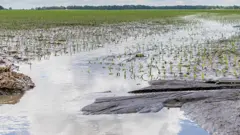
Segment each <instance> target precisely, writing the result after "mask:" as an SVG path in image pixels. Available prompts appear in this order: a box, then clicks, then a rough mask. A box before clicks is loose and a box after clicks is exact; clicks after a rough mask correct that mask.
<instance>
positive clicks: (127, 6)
mask: <svg viewBox="0 0 240 135" xmlns="http://www.w3.org/2000/svg"><path fill="white" fill-rule="evenodd" d="M54 9H60V10H62V9H70V10H86V9H88V10H127V9H240V6H236V5H235V6H204V5H196V6H191V5H177V6H147V5H123V6H120V5H111V6H109V5H108V6H87V5H86V6H75V5H73V6H67V7H64V6H60V7H58V6H52V7H37V8H36V10H54Z"/></svg>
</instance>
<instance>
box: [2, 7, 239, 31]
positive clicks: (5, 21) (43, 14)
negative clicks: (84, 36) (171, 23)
mask: <svg viewBox="0 0 240 135" xmlns="http://www.w3.org/2000/svg"><path fill="white" fill-rule="evenodd" d="M201 12H213V13H223V14H236V13H238V14H239V10H111V11H109V10H41V11H37V10H3V11H0V29H34V28H51V27H58V26H77V25H87V26H98V25H100V24H113V23H121V22H133V21H141V20H149V19H163V18H169V17H177V16H184V15H191V14H196V13H201Z"/></svg>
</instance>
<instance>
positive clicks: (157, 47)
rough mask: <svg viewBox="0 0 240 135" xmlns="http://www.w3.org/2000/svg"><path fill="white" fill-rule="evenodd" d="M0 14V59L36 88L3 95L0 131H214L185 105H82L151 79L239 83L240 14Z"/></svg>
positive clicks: (176, 134)
mask: <svg viewBox="0 0 240 135" xmlns="http://www.w3.org/2000/svg"><path fill="white" fill-rule="evenodd" d="M16 12H17V13H16ZM0 16H1V18H3V19H1V20H0V24H1V26H0V28H1V30H0V54H1V58H2V59H4V60H8V61H9V62H10V63H14V70H16V71H18V72H21V73H24V74H26V75H29V76H30V77H31V78H32V80H33V82H34V83H35V85H36V87H35V88H34V89H32V90H31V91H27V92H26V93H25V94H19V95H14V96H8V95H5V96H0V104H2V106H0V121H1V122H0V123H1V124H0V134H4V135H5V134H6V135H7V134H24V135H29V134H39V135H40V134H47V135H52V134H64V135H65V134H66V135H67V134H81V135H92V134H98V135H102V134H114V135H115V134H116V135H123V134H124V135H125V134H128V135H129V134H130V135H135V134H140V133H142V134H149V133H151V134H153V135H154V134H163V135H164V134H166V135H168V134H174V135H183V134H184V135H191V134H193V133H192V132H193V131H194V134H199V135H208V134H213V133H215V132H216V131H215V130H219V129H212V128H211V125H210V124H206V123H204V122H202V121H196V122H197V123H194V122H191V121H190V120H189V119H188V115H184V111H182V110H180V109H179V108H175V109H167V108H164V109H163V110H161V111H160V112H159V113H156V114H130V115H99V116H87V115H83V113H82V112H81V109H82V108H83V107H84V106H86V105H88V104H90V103H92V102H93V100H94V99H96V98H99V97H109V96H129V95H132V94H129V93H128V92H129V91H133V90H136V89H140V88H143V87H145V86H149V84H148V82H149V81H152V80H158V79H161V80H173V79H176V80H195V81H209V80H218V79H222V78H224V79H239V77H240V74H239V73H240V52H239V50H240V48H239V46H240V38H239V36H240V27H239V25H240V20H239V19H238V18H239V13H238V11H234V10H226V11H221V10H219V11H215V10H213V11H210V10H202V11H200V10H189V11H188V10H180V11H177V10H168V11H164V10H163V11H162V10H150V11H142V10H140V11H128V10H127V11H1V12H0ZM10 104H11V105H10ZM191 107H192V106H191ZM184 108H187V107H186V106H184ZM190 112H192V110H191V111H190ZM189 114H190V115H191V113H189ZM191 118H195V119H193V120H198V119H197V116H191ZM139 121H141V122H139ZM139 123H144V124H139ZM197 124H199V125H197ZM66 125H67V126H66ZM201 127H203V128H201ZM140 131H142V132H140ZM221 131H222V130H221ZM222 132H223V134H224V132H225V131H222ZM225 134H230V132H229V131H226V132H225Z"/></svg>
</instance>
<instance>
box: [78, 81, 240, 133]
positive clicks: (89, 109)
mask: <svg viewBox="0 0 240 135" xmlns="http://www.w3.org/2000/svg"><path fill="white" fill-rule="evenodd" d="M150 84H151V86H150V87H147V88H143V89H141V90H137V91H131V92H130V93H141V92H143V93H144V94H139V95H132V96H125V97H107V98H99V99H96V100H95V102H94V103H93V104H91V105H88V106H86V107H84V108H83V109H82V111H83V112H84V114H86V115H98V114H126V113H153V112H154V113H155V112H159V111H160V110H161V109H162V108H163V107H168V108H171V107H181V109H182V110H183V111H184V112H185V114H186V116H188V117H190V118H191V119H192V120H194V121H195V122H196V123H198V124H199V125H200V126H201V127H202V128H204V129H205V130H207V131H208V132H209V133H210V134H213V135H215V134H217V135H226V134H227V135H239V134H240V89H239V86H240V83H239V80H218V81H207V82H194V81H177V80H167V81H160V80H159V81H154V82H150ZM177 87H179V88H180V89H177ZM205 88H207V89H206V90H204V89H205ZM211 88H212V90H211Z"/></svg>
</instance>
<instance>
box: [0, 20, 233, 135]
mask: <svg viewBox="0 0 240 135" xmlns="http://www.w3.org/2000/svg"><path fill="white" fill-rule="evenodd" d="M203 23H204V25H201V26H203V27H204V28H205V30H208V31H212V32H208V33H205V35H206V36H207V37H202V36H203V34H202V35H197V34H196V36H195V38H196V39H197V40H199V42H202V41H203V38H209V37H211V38H212V37H214V38H215V39H218V38H221V33H220V32H226V35H227V36H231V35H233V33H234V29H233V28H232V27H230V26H228V25H227V26H225V27H221V26H222V25H220V24H218V23H216V22H212V21H206V22H205V21H203ZM198 29H199V30H202V28H198ZM190 31H191V30H189V31H188V30H179V31H176V32H174V34H175V36H173V37H172V39H176V42H178V41H179V40H180V39H181V38H182V37H186V36H187V35H188V34H189V32H190ZM202 31H204V30H202ZM218 32H219V33H218ZM172 34H173V33H171V32H170V33H167V34H165V35H161V36H157V37H155V39H159V40H155V41H156V43H157V42H160V41H161V40H162V39H169V36H172ZM149 38H150V37H147V38H145V40H144V39H141V38H140V39H139V40H138V39H134V40H133V38H129V39H128V40H126V42H125V43H121V44H119V46H118V47H116V46H111V45H109V46H106V48H100V49H97V50H93V51H90V52H81V53H80V54H75V55H71V56H59V57H52V58H51V59H50V60H42V61H40V62H33V64H31V65H21V66H20V71H21V72H23V73H25V74H27V75H29V76H31V78H32V79H33V81H34V82H35V84H36V88H34V89H33V90H31V91H29V92H27V93H26V94H25V95H24V96H23V97H22V98H21V100H20V102H18V103H17V104H10V105H2V106H1V107H0V134H3V135H15V134H16V135H43V134H44V135H56V134H60V135H146V134H151V135H192V134H194V135H207V134H208V133H207V132H206V131H204V130H203V129H201V128H200V127H199V126H197V125H196V124H195V123H193V122H191V121H190V120H188V119H187V118H186V117H185V116H184V112H182V111H181V110H180V109H178V108H176V109H167V108H165V109H163V110H162V111H161V112H159V113H156V114H130V115H112V116H105V115H101V116H84V115H82V112H81V111H80V110H81V108H82V107H83V106H85V105H87V104H90V103H92V102H93V101H94V99H95V98H98V97H106V96H114V95H117V96H119V95H127V94H126V93H127V91H130V90H134V89H137V88H142V87H145V86H147V85H148V84H147V82H145V81H142V80H128V79H124V78H123V77H116V76H109V75H108V72H106V70H105V69H103V68H102V67H101V66H99V65H95V66H92V65H90V64H89V60H93V59H96V58H98V57H105V56H108V55H109V54H110V52H111V54H112V53H121V52H122V53H124V46H125V45H129V46H131V45H134V44H138V43H139V42H144V41H145V42H146V40H148V39H149ZM150 41H152V40H150ZM161 42H162V41H161ZM109 91H111V92H110V93H109ZM16 99H17V100H19V98H16ZM2 100H4V101H7V100H6V99H2ZM0 101H1V100H0ZM11 102H13V101H12V100H11ZM13 103H14V102H13Z"/></svg>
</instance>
